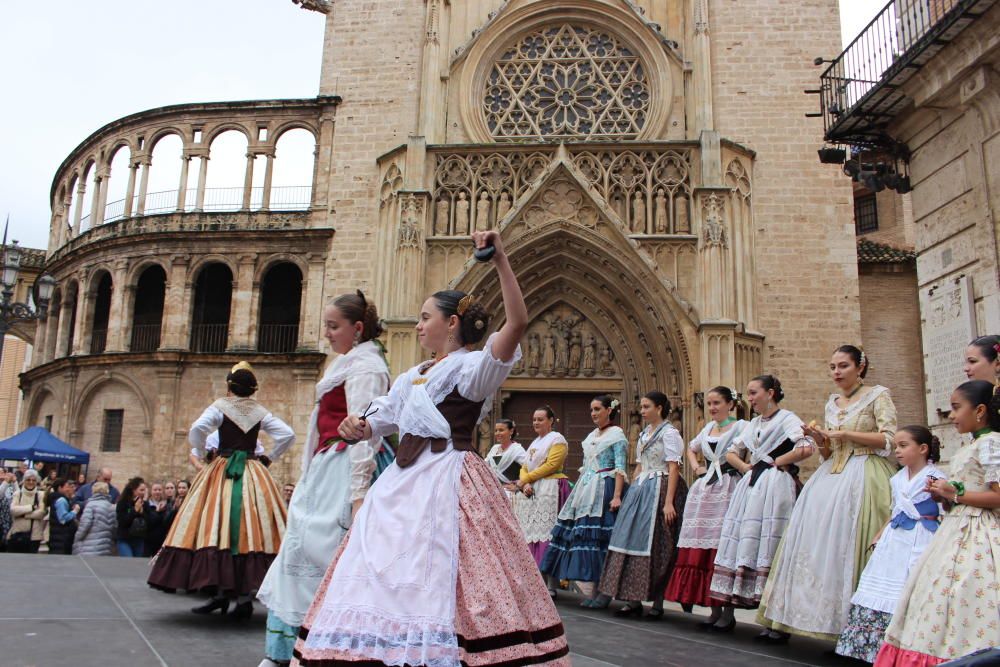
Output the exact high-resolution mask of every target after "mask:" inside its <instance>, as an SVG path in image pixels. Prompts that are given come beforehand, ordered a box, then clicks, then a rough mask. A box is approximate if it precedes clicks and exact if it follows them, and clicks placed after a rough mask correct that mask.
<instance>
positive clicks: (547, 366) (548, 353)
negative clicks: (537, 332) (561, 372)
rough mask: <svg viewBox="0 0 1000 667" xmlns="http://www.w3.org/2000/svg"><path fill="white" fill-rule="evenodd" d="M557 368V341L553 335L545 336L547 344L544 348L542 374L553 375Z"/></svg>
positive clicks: (545, 343)
mask: <svg viewBox="0 0 1000 667" xmlns="http://www.w3.org/2000/svg"><path fill="white" fill-rule="evenodd" d="M555 366H556V346H555V339H554V337H553V336H552V334H551V333H547V334H545V342H544V344H543V346H542V372H543V373H545V374H551V373H552V371H553V370H555Z"/></svg>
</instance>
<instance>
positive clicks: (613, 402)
mask: <svg viewBox="0 0 1000 667" xmlns="http://www.w3.org/2000/svg"><path fill="white" fill-rule="evenodd" d="M619 405H621V402H619V400H618V399H617V398H612V399H611V409H612V410H617V409H618V406H619Z"/></svg>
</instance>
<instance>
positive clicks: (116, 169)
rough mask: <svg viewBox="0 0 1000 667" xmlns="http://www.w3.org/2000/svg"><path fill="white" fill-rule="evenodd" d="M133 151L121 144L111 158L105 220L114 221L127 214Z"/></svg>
mask: <svg viewBox="0 0 1000 667" xmlns="http://www.w3.org/2000/svg"><path fill="white" fill-rule="evenodd" d="M131 161H132V152H131V151H130V150H129V147H128V146H119V147H118V149H117V150H115V154H114V157H112V158H111V162H110V163H109V164H110V173H111V175H110V177H109V178H108V180H107V181H106V182H105V185H104V187H105V189H106V191H107V195H106V196H105V198H104V199H105V200H106V202H107V203H106V205H105V207H104V222H114V221H115V220H119V219H121V218H122V217H123V216H124V215H125V194H126V193H127V192H128V181H129V173H130V170H129V163H130V162H131Z"/></svg>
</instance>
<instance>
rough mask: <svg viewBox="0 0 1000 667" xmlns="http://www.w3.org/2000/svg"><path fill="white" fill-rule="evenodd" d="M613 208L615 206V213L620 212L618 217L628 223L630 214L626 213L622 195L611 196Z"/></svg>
mask: <svg viewBox="0 0 1000 667" xmlns="http://www.w3.org/2000/svg"><path fill="white" fill-rule="evenodd" d="M611 208H613V209H614V211H615V213H617V214H618V217H619V218H621V219H622V221H623V222H625V224H626V225H628V222H627V221H628V216H627V215H625V203H624V202H623V201H622V198H621V197H619V196H618V195H615V196H614V197H612V198H611Z"/></svg>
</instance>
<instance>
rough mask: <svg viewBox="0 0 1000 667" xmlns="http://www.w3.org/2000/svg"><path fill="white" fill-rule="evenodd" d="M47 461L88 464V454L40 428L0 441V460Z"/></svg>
mask: <svg viewBox="0 0 1000 667" xmlns="http://www.w3.org/2000/svg"><path fill="white" fill-rule="evenodd" d="M4 459H18V460H21V461H25V460H28V461H47V462H52V463H81V464H84V465H86V464H88V463H90V454H88V453H87V452H84V451H82V450H79V449H77V448H76V447H74V446H72V445H70V444H67V443H65V442H63V441H62V440H60V439H59V438H57V437H56V436H54V435H52V434H51V433H49V432H48V431H47V430H45V429H44V428H42V427H41V426H32V427H31V428H29V429H27V430H25V431H22V432H21V433H18V434H17V435H15V436H13V437H10V438H7V439H6V440H0V460H4Z"/></svg>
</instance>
